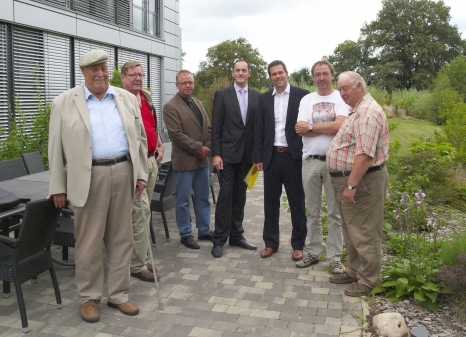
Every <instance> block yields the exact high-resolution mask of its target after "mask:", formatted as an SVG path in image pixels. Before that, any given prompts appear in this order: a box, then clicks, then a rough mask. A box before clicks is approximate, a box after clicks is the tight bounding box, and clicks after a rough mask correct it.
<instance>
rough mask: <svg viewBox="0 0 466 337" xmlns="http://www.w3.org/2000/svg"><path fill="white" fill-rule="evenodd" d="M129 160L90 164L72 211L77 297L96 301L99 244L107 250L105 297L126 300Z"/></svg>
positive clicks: (100, 260) (101, 272) (98, 296)
mask: <svg viewBox="0 0 466 337" xmlns="http://www.w3.org/2000/svg"><path fill="white" fill-rule="evenodd" d="M134 189H135V187H134V186H133V167H132V164H131V162H130V161H126V162H123V163H118V164H115V165H108V166H92V169H91V186H90V188H89V196H88V198H87V201H86V204H85V205H84V206H83V207H75V206H73V205H72V204H71V205H70V207H71V209H72V210H73V212H74V236H75V238H76V247H75V264H76V269H75V274H76V286H77V288H78V294H79V300H80V302H81V303H84V302H86V301H88V300H91V299H92V300H98V301H100V300H101V298H102V295H103V288H104V268H103V256H102V246H103V244H104V243H105V249H106V252H107V266H108V277H107V290H108V300H109V301H110V302H112V303H114V304H121V303H124V302H126V301H128V291H129V286H130V285H129V282H130V275H129V265H130V260H131V253H132V251H133V235H132V231H131V209H132V206H133V196H134Z"/></svg>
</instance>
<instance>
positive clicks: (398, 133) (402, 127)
mask: <svg viewBox="0 0 466 337" xmlns="http://www.w3.org/2000/svg"><path fill="white" fill-rule="evenodd" d="M388 123H389V124H398V126H397V128H396V129H395V130H394V131H393V132H391V133H390V142H393V141H394V140H395V139H396V140H399V141H400V143H401V148H400V154H401V155H404V154H407V153H409V144H410V143H411V142H412V141H417V140H420V139H422V140H425V137H431V139H432V140H434V139H435V134H436V132H441V131H442V128H441V127H440V126H437V125H434V124H432V123H429V122H426V121H420V120H411V119H404V118H389V119H388Z"/></svg>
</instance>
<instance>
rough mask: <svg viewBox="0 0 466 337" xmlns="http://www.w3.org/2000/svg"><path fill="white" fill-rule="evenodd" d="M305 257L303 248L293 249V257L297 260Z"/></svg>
mask: <svg viewBox="0 0 466 337" xmlns="http://www.w3.org/2000/svg"><path fill="white" fill-rule="evenodd" d="M303 257H304V255H303V251H302V250H293V254H291V258H292V259H293V260H295V261H299V260H301V259H302V258H303Z"/></svg>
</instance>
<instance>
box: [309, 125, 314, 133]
mask: <svg viewBox="0 0 466 337" xmlns="http://www.w3.org/2000/svg"><path fill="white" fill-rule="evenodd" d="M313 128H314V125H313V124H309V131H310V132H312V129H313Z"/></svg>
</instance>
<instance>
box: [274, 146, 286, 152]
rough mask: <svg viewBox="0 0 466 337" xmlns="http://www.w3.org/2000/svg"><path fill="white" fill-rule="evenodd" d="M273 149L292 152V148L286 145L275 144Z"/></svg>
mask: <svg viewBox="0 0 466 337" xmlns="http://www.w3.org/2000/svg"><path fill="white" fill-rule="evenodd" d="M273 149H274V151H277V152H290V148H289V147H286V146H274V147H273Z"/></svg>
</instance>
